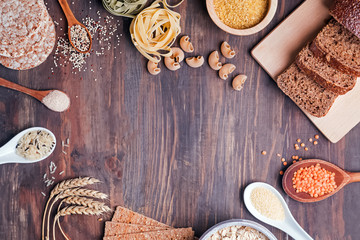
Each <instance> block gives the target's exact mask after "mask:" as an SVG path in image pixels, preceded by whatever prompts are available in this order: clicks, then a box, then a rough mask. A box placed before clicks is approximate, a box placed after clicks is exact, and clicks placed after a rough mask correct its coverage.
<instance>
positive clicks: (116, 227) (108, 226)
mask: <svg viewBox="0 0 360 240" xmlns="http://www.w3.org/2000/svg"><path fill="white" fill-rule="evenodd" d="M167 229H170V227H157V226H150V225H141V224H129V223H119V222H106V223H105V234H104V236H105V237H109V236H115V235H119V234H129V233H141V232H152V231H157V230H167Z"/></svg>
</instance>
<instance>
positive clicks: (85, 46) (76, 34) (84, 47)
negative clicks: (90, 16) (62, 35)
mask: <svg viewBox="0 0 360 240" xmlns="http://www.w3.org/2000/svg"><path fill="white" fill-rule="evenodd" d="M58 1H59V3H60V6H61V8H62V10H63V12H64V14H65V16H66V20H67V23H68V35H69V41H70V44H71V45H72V46H73V47H74V48H75V50H76V51H78V52H80V53H88V52H89V51H90V49H91V46H92V38H91V34H90V32H89V30H88V29H87V28H86V27H85V25H84V24H82V23H81V22H79V21H78V20H77V19H76V18H75V16H74V14H73V12H72V11H71V9H70V6H69V4H68V2H67V0H58Z"/></svg>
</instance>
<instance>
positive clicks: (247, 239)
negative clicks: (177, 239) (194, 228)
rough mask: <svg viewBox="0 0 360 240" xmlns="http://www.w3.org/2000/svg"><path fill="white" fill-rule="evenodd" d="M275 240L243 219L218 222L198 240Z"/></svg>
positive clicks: (267, 231)
mask: <svg viewBox="0 0 360 240" xmlns="http://www.w3.org/2000/svg"><path fill="white" fill-rule="evenodd" d="M223 239H236V240H238V239H241V240H277V238H276V237H275V236H274V235H273V234H272V233H271V232H270V231H269V230H268V229H267V228H265V227H264V226H262V225H260V224H258V223H256V222H253V221H250V220H244V219H232V220H227V221H224V222H220V223H218V224H216V225H214V226H212V227H211V228H210V229H208V230H207V231H206V232H205V233H204V234H203V235H202V236H201V237H200V240H223Z"/></svg>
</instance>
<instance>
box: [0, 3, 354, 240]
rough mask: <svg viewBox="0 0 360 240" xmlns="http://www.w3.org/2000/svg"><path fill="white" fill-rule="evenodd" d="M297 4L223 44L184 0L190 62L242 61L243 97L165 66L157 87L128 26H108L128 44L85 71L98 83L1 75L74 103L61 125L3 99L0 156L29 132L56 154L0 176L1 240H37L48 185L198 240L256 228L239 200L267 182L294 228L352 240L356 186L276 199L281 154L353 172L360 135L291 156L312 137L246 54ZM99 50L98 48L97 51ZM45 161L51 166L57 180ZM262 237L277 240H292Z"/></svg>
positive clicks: (63, 76)
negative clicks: (218, 228) (218, 229)
mask: <svg viewBox="0 0 360 240" xmlns="http://www.w3.org/2000/svg"><path fill="white" fill-rule="evenodd" d="M46 2H48V5H47V6H48V8H49V12H50V14H51V16H52V17H53V19H54V20H56V21H57V22H59V23H60V24H59V26H57V34H58V35H62V34H63V32H64V30H63V29H65V26H66V25H65V22H64V19H65V18H64V16H63V13H62V12H61V10H60V8H59V5H58V3H57V2H56V1H46ZM300 3H301V1H300V0H292V1H285V0H281V1H279V6H278V9H277V12H276V16H275V18H274V20H273V21H272V22H271V24H270V25H269V26H268V27H267V28H266V29H265V30H264V31H261V32H260V33H258V34H255V35H252V36H247V37H236V36H230V35H229V34H226V33H224V32H222V31H221V30H220V29H219V28H217V27H216V26H215V25H214V24H213V23H212V21H211V19H210V18H209V16H208V14H207V11H206V6H205V1H204V0H187V1H185V3H183V4H182V5H181V6H180V7H179V8H178V9H176V10H177V11H179V12H180V13H181V15H182V20H181V24H182V30H183V33H186V34H188V35H189V36H191V40H192V42H193V43H194V45H195V49H196V54H201V55H204V56H205V57H207V56H208V54H209V53H210V51H212V50H214V49H218V48H219V45H220V43H221V42H222V41H224V40H226V41H228V42H229V43H230V44H231V45H232V46H235V49H236V50H237V52H238V54H237V55H236V57H235V59H233V60H231V62H233V63H235V64H236V66H237V70H236V73H245V74H246V75H248V81H247V82H246V85H245V88H244V89H243V90H242V91H241V92H236V91H234V90H233V89H232V88H231V82H230V81H229V80H228V81H223V80H220V79H219V78H218V77H217V74H216V72H215V71H212V70H211V69H210V68H209V66H208V65H205V66H204V67H202V68H201V69H196V70H194V69H190V68H189V67H187V66H186V65H184V66H183V67H182V68H181V69H180V70H179V71H177V72H170V71H168V70H166V69H165V67H164V66H163V67H162V73H161V74H160V75H158V76H156V77H154V76H151V75H149V74H148V72H147V71H146V62H147V61H146V60H145V59H144V58H143V57H142V56H141V55H140V54H139V53H138V52H137V51H136V49H135V48H134V47H133V45H132V43H131V41H130V38H129V31H128V28H129V25H130V20H129V19H122V18H120V17H115V18H114V20H113V21H114V22H115V20H117V19H119V24H120V25H119V30H118V32H117V33H118V34H123V35H122V36H121V37H120V44H119V46H117V48H116V49H115V48H111V49H110V50H109V51H107V52H106V55H103V56H96V55H95V54H92V55H91V56H90V58H88V59H87V66H89V68H90V66H91V67H92V68H93V69H95V70H94V72H92V71H90V70H88V71H86V72H81V73H77V74H73V73H71V67H70V65H67V66H66V67H58V68H54V74H53V75H52V73H51V68H53V67H54V63H53V58H52V56H51V57H49V59H48V60H47V61H46V62H45V63H44V64H42V65H41V66H39V67H37V68H35V69H33V70H30V71H21V72H19V71H13V70H9V69H6V68H4V67H0V76H1V77H4V78H6V79H9V80H11V81H13V82H16V83H20V84H22V85H24V86H27V87H31V88H34V89H54V88H56V89H61V90H64V91H65V92H67V93H68V94H69V95H70V97H71V100H72V105H71V108H70V109H69V110H68V111H67V112H65V113H62V114H59V113H55V112H51V111H49V110H48V109H46V108H45V107H44V106H43V105H42V104H41V103H40V102H38V101H36V100H34V99H32V98H30V97H28V96H25V95H23V94H20V93H17V92H14V91H11V90H7V89H4V88H0V129H1V132H0V144H4V143H5V142H7V141H8V140H9V139H10V138H11V137H12V136H14V135H15V134H16V133H18V132H19V131H21V130H23V129H25V128H28V127H32V126H42V127H46V128H48V129H50V130H51V131H53V132H54V133H55V135H56V137H57V140H58V143H59V144H58V145H57V148H56V150H55V152H54V154H53V155H52V156H51V157H50V158H48V159H46V160H45V161H43V162H41V163H36V164H29V165H25V164H24V165H19V164H6V165H1V166H0V176H1V181H0V192H1V195H0V201H1V208H0V212H1V224H0V239H39V238H40V234H41V216H42V213H43V208H44V205H45V201H46V197H44V196H43V195H42V193H41V192H43V193H45V194H46V195H48V193H49V191H50V190H51V188H52V187H53V186H50V187H46V184H45V183H44V179H43V175H44V174H45V173H46V174H47V176H50V177H51V176H53V177H54V178H55V182H59V181H61V180H63V179H68V178H72V177H77V176H93V177H97V178H99V179H101V180H102V181H103V183H102V184H99V185H96V186H95V188H96V189H98V190H101V191H103V192H105V193H108V194H109V195H110V202H109V204H110V205H111V206H112V207H115V206H117V205H122V206H126V207H128V208H130V209H133V210H135V211H138V212H141V213H144V214H146V215H147V216H149V217H152V218H154V219H157V220H159V221H162V222H164V223H167V224H171V225H172V226H176V227H185V226H191V227H193V228H194V229H195V231H196V235H197V236H201V234H202V233H203V232H204V231H205V230H206V229H208V228H209V227H211V226H212V225H214V224H215V223H218V222H220V221H223V220H227V219H231V218H243V219H249V220H255V221H257V220H256V219H255V218H254V217H253V216H252V215H251V214H250V213H249V212H248V211H247V209H246V208H245V205H244V202H243V199H242V193H243V189H244V187H245V186H246V185H248V184H249V183H251V182H254V181H263V182H267V183H269V184H271V185H273V186H275V187H276V188H277V189H278V190H280V192H281V193H282V195H283V196H284V197H285V199H286V201H287V203H288V204H289V208H290V210H291V211H292V213H293V215H294V217H295V218H296V219H297V220H298V221H299V223H300V225H301V226H302V227H304V229H305V230H306V231H307V232H308V233H309V234H310V235H311V236H313V237H314V239H354V240H355V239H359V237H360V227H359V224H360V220H359V213H360V201H359V200H358V199H359V197H360V184H355V183H354V184H351V185H350V186H347V187H346V188H345V189H344V190H341V191H340V192H339V193H338V194H336V195H335V196H333V197H331V198H330V199H327V200H324V201H321V202H318V203H312V204H302V203H299V202H296V201H294V200H292V199H289V197H287V196H286V195H285V193H284V192H283V190H282V188H281V176H280V175H279V171H280V170H283V167H282V164H281V161H280V158H279V157H278V156H277V155H276V154H277V153H280V154H281V155H282V156H284V157H286V159H287V160H288V161H289V162H291V161H290V158H291V156H292V155H294V154H296V155H299V156H300V157H303V158H320V159H325V160H329V161H330V162H332V163H335V164H338V165H339V166H340V167H343V168H345V169H347V170H350V171H359V170H360V161H359V158H360V148H359V143H360V126H357V127H355V128H354V129H353V130H352V131H351V132H350V133H349V134H348V135H347V136H346V137H345V138H344V139H342V140H341V141H340V142H338V143H337V144H332V143H330V142H329V141H327V140H326V139H325V138H324V137H323V136H322V135H321V134H320V140H319V144H318V145H317V146H311V147H310V150H309V151H308V152H305V151H295V150H294V148H293V144H294V142H295V140H296V139H297V138H301V139H304V140H306V142H307V139H308V138H310V137H313V136H314V135H315V134H317V133H318V131H317V129H316V128H315V127H314V126H313V125H312V124H311V122H310V121H309V120H308V119H307V118H306V116H305V115H304V114H303V113H302V112H301V111H300V110H299V109H298V108H297V107H296V106H295V104H294V103H293V102H292V101H290V100H289V99H288V98H287V97H285V96H284V94H282V92H281V91H280V90H279V89H278V88H277V87H276V85H275V83H274V82H273V80H272V79H270V77H269V76H268V75H267V74H266V73H265V72H264V71H263V70H262V69H261V67H260V66H259V65H258V64H257V63H256V62H255V61H254V59H253V58H252V57H251V56H250V54H249V52H250V50H251V49H252V48H253V47H254V46H255V45H256V44H257V43H258V42H259V41H260V40H261V39H262V38H263V37H264V36H265V35H266V34H267V33H269V32H270V31H271V29H273V28H274V27H275V26H276V25H277V24H278V23H279V22H280V21H282V20H283V19H284V18H285V17H286V16H287V15H288V14H289V13H290V12H291V11H292V10H294V9H295V8H296V7H297V6H298V5H299V4H300ZM70 6H71V7H72V9H73V10H74V13H75V15H76V16H77V17H78V18H79V19H81V18H83V17H86V16H87V15H89V16H92V17H94V18H95V17H96V18H97V17H98V15H97V11H99V12H100V15H101V18H103V17H105V16H107V15H108V13H107V12H106V11H105V10H104V8H103V7H102V5H101V2H100V1H98V0H97V1H92V2H87V1H79V2H75V4H70ZM90 7H91V9H90ZM60 18H62V20H60ZM289 41H291V39H289ZM114 42H115V40H114ZM100 47H101V45H100V44H99V43H98V42H97V41H94V46H93V48H94V49H95V50H96V49H99V48H100ZM115 57H116V58H115ZM274 61H276V59H274ZM100 67H101V68H102V69H100ZM95 79H97V80H96V81H95ZM68 138H69V140H70V147H69V148H66V149H65V152H66V153H67V154H64V153H63V152H62V147H61V141H66V139H68ZM262 150H266V151H267V155H265V156H264V155H262V154H261V151H262ZM51 161H53V162H54V163H55V164H56V165H57V170H56V172H55V173H54V174H52V175H51V174H50V173H49V165H50V162H51ZM61 171H64V173H63V174H62V175H59V173H60V172H61ZM109 218H110V215H109V216H106V217H105V218H104V219H109ZM264 225H265V226H266V227H268V228H269V229H270V230H271V231H272V232H273V233H274V234H275V235H276V237H277V238H278V239H288V236H287V235H286V234H284V233H283V232H281V231H280V230H278V229H275V228H273V227H270V226H267V225H266V224H264ZM63 226H64V229H65V231H66V232H67V233H68V234H69V235H70V236H71V237H72V239H101V237H102V235H103V227H104V223H103V222H99V221H98V218H97V217H76V216H72V217H66V218H64V221H63ZM59 239H61V238H60V236H59Z"/></svg>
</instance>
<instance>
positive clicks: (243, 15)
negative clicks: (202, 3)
mask: <svg viewBox="0 0 360 240" xmlns="http://www.w3.org/2000/svg"><path fill="white" fill-rule="evenodd" d="M277 4H278V0H206V7H207V10H208V13H209V15H210V18H211V19H212V20H213V22H214V23H215V24H216V25H217V26H218V27H219V28H221V29H222V30H223V31H225V32H228V33H230V34H233V35H238V36H245V35H251V34H254V33H257V32H259V31H261V30H263V29H264V28H265V27H266V26H267V25H268V24H269V23H270V22H271V20H272V19H273V18H274V15H275V12H276V9H277Z"/></svg>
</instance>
